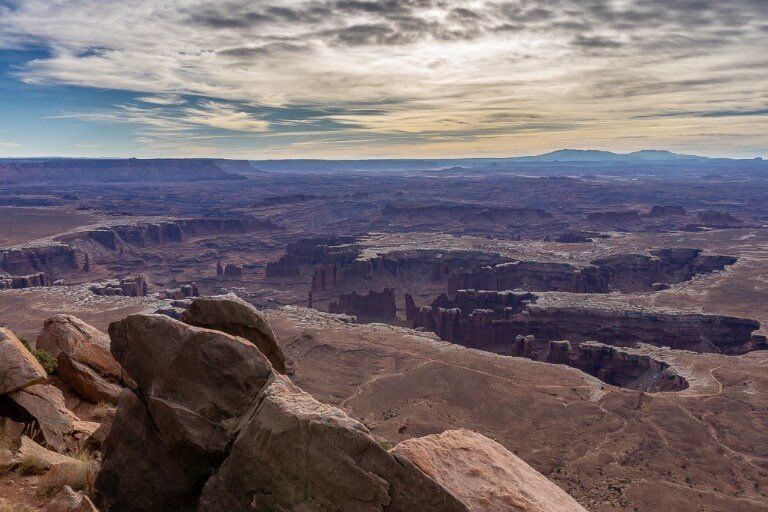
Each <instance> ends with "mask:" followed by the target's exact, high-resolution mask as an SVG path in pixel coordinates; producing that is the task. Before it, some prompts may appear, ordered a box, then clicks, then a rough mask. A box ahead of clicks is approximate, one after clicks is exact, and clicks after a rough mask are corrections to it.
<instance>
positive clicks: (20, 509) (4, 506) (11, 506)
mask: <svg viewBox="0 0 768 512" xmlns="http://www.w3.org/2000/svg"><path fill="white" fill-rule="evenodd" d="M0 512H35V509H33V508H30V507H28V506H26V505H18V504H16V503H11V502H10V501H8V500H6V499H4V498H0Z"/></svg>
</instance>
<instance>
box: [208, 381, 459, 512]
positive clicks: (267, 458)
mask: <svg viewBox="0 0 768 512" xmlns="http://www.w3.org/2000/svg"><path fill="white" fill-rule="evenodd" d="M198 510H199V511H201V512H203V511H204V512H230V511H231V512H239V511H242V512H246V511H251V510H286V511H287V510H297V511H298V510H307V511H310V510H322V511H339V512H353V511H354V512H364V511H371V512H373V511H381V510H388V511H391V512H395V511H400V512H411V511H416V510H423V511H440V512H451V511H464V510H466V507H465V506H463V505H462V504H461V503H460V502H458V501H457V500H456V498H454V497H453V496H452V495H451V494H449V493H448V492H446V491H445V489H443V488H442V487H441V486H440V485H438V484H436V483H435V482H434V481H433V480H431V479H430V478H429V477H427V476H426V475H425V474H424V473H422V472H421V471H420V470H418V469H417V468H416V467H415V466H413V465H412V464H409V463H407V462H406V461H401V460H398V459H397V458H396V457H395V456H393V455H391V454H389V453H388V452H387V451H386V450H385V449H384V448H383V447H381V446H380V445H379V444H378V443H377V442H376V441H375V440H374V439H373V438H372V437H371V435H370V434H369V433H368V430H367V429H366V428H365V427H364V426H363V425H362V424H360V423H359V422H357V421H355V420H353V419H352V418H349V417H348V416H347V415H346V414H344V412H342V411H341V410H340V409H337V408H335V407H331V406H329V405H325V404H322V403H320V402H318V401H317V400H315V399H314V398H312V397H311V396H310V395H309V394H307V393H305V392H304V391H302V390H300V389H299V388H297V387H296V386H294V385H293V384H292V383H291V382H290V381H289V380H288V379H287V378H286V377H283V376H280V375H275V378H274V379H273V381H272V382H271V383H270V384H269V386H267V387H266V388H265V389H264V390H263V391H262V392H261V394H260V395H259V396H258V398H257V400H256V403H255V404H254V406H253V414H252V415H251V416H249V417H245V418H243V422H242V425H241V430H240V433H239V434H238V436H237V438H236V440H235V442H234V445H233V446H232V451H231V452H230V455H229V457H228V458H227V460H226V461H225V462H224V464H222V466H221V468H220V469H219V471H218V472H217V473H216V474H215V475H214V476H213V477H212V478H211V479H210V480H209V481H208V483H207V484H206V486H205V488H204V489H203V493H202V497H201V499H200V506H199V508H198Z"/></svg>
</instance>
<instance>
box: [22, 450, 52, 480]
mask: <svg viewBox="0 0 768 512" xmlns="http://www.w3.org/2000/svg"><path fill="white" fill-rule="evenodd" d="M46 469H48V464H47V463H46V462H45V461H44V460H43V459H42V458H40V457H39V456H38V455H36V454H34V453H25V454H24V455H22V456H21V459H19V473H20V474H22V475H41V474H43V473H44V472H45V470H46Z"/></svg>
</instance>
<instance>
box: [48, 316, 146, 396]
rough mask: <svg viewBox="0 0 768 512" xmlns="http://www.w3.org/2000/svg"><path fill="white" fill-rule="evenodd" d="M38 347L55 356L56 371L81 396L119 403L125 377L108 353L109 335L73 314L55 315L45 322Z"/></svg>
mask: <svg viewBox="0 0 768 512" xmlns="http://www.w3.org/2000/svg"><path fill="white" fill-rule="evenodd" d="M37 346H38V348H41V349H44V350H48V351H49V352H51V353H52V354H53V355H54V356H55V357H56V360H57V361H58V367H57V369H56V373H57V374H58V375H59V376H60V377H61V380H63V381H64V382H65V383H67V384H68V385H69V386H71V387H72V389H73V390H74V391H75V392H76V393H77V394H78V395H80V396H81V397H83V398H85V399H86V400H90V401H92V402H100V401H106V402H110V403H116V402H117V398H118V396H120V392H121V390H122V384H121V383H122V381H123V380H126V376H124V374H123V370H122V368H121V367H120V365H119V364H118V362H117V361H116V360H115V358H114V357H113V356H112V354H111V353H110V352H109V347H110V342H109V337H108V336H107V335H106V334H104V333H103V332H101V331H99V330H97V329H96V328H94V327H91V326H90V325H88V324H86V323H85V322H83V321H82V320H80V319H78V318H75V317H73V316H70V315H54V316H52V317H50V318H49V319H48V320H46V321H45V323H44V324H43V330H42V332H41V333H40V335H39V336H38V338H37ZM131 383H132V382H131Z"/></svg>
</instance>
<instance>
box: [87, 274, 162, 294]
mask: <svg viewBox="0 0 768 512" xmlns="http://www.w3.org/2000/svg"><path fill="white" fill-rule="evenodd" d="M91 291H92V292H93V293H94V295H107V296H111V295H124V296H126V297H144V296H145V295H147V293H148V291H149V287H148V285H147V279H146V277H144V276H135V277H126V278H123V279H117V280H113V281H107V282H104V283H98V284H95V285H93V286H91Z"/></svg>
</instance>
